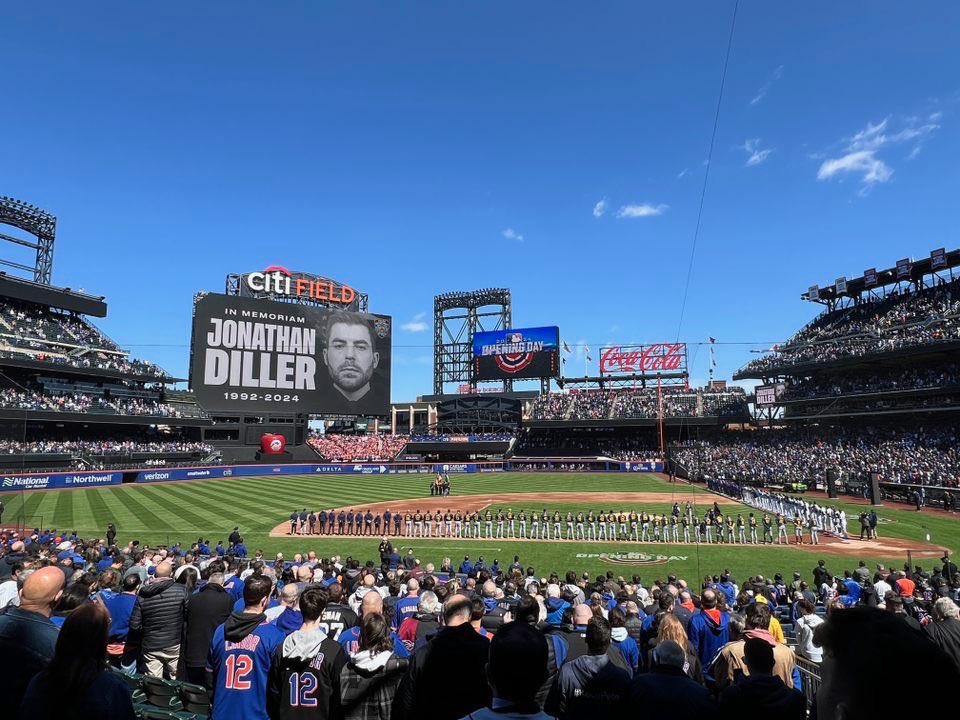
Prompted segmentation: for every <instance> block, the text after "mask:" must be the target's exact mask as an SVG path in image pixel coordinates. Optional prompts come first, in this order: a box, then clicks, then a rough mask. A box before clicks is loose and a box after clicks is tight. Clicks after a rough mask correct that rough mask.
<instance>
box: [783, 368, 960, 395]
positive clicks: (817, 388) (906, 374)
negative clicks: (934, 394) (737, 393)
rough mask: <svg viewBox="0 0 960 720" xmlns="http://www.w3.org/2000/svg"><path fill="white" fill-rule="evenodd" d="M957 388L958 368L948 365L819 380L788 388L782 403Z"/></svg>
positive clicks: (959, 374)
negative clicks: (784, 401)
mask: <svg viewBox="0 0 960 720" xmlns="http://www.w3.org/2000/svg"><path fill="white" fill-rule="evenodd" d="M956 385H960V366H958V365H957V364H956V363H950V364H948V365H944V366H938V367H935V368H897V369H892V370H887V371H885V372H875V373H871V374H869V375H857V376H850V377H839V376H818V377H814V378H811V379H809V380H805V381H802V382H799V383H795V384H792V385H788V386H787V388H786V390H785V391H784V394H783V396H782V399H783V400H786V401H789V400H807V399H811V398H821V397H823V398H832V397H841V396H845V395H861V394H870V393H886V392H897V391H901V392H902V391H909V390H925V389H933V388H937V389H940V388H948V387H951V386H956Z"/></svg>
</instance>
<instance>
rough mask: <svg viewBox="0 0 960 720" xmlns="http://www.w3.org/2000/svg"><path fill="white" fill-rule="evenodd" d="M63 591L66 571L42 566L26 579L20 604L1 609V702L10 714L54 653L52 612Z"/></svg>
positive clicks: (54, 633)
mask: <svg viewBox="0 0 960 720" xmlns="http://www.w3.org/2000/svg"><path fill="white" fill-rule="evenodd" d="M61 595H63V573H62V572H60V570H59V569H57V568H55V567H46V568H41V569H39V570H37V571H36V572H35V573H33V574H32V575H31V576H30V577H28V578H27V579H26V581H25V582H24V583H23V589H22V590H21V591H20V606H19V607H8V608H5V609H4V610H3V611H2V612H0V677H2V678H3V693H2V702H3V706H4V707H6V708H8V709H9V711H10V713H11V714H12V713H14V712H16V710H17V709H18V708H19V707H20V703H21V701H22V700H23V695H24V692H25V691H26V689H27V684H28V683H29V682H30V680H31V678H33V676H34V675H36V674H37V673H38V672H40V671H41V670H43V669H44V668H45V667H46V666H47V664H48V663H49V662H50V660H51V658H53V656H54V651H55V649H56V643H57V633H58V630H57V626H56V625H54V624H53V623H52V622H51V621H50V616H51V615H52V614H53V608H54V606H55V605H56V604H57V603H58V602H59V601H60V596H61ZM104 646H106V643H104Z"/></svg>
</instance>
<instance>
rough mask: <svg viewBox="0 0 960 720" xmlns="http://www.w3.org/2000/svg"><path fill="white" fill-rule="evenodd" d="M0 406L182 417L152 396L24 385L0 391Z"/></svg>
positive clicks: (179, 412) (179, 413)
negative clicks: (49, 391)
mask: <svg viewBox="0 0 960 720" xmlns="http://www.w3.org/2000/svg"><path fill="white" fill-rule="evenodd" d="M0 407H4V408H15V409H18V410H37V411H44V412H65V413H108V414H111V415H149V416H154V417H184V411H183V410H181V409H180V408H177V407H174V406H173V405H171V404H169V403H165V402H161V401H160V400H156V399H152V398H122V397H113V398H107V397H106V396H103V395H93V394H89V393H80V392H62V393H55V394H44V393H40V392H35V391H33V390H29V389H27V388H24V387H17V388H12V387H7V388H4V389H2V390H0Z"/></svg>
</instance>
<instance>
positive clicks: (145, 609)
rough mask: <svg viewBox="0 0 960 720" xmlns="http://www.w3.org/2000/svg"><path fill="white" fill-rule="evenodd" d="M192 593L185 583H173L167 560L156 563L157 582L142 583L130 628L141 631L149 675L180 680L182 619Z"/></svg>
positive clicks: (171, 570) (141, 645)
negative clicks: (189, 592) (143, 584)
mask: <svg viewBox="0 0 960 720" xmlns="http://www.w3.org/2000/svg"><path fill="white" fill-rule="evenodd" d="M188 600H189V594H188V593H187V588H186V586H185V585H181V584H180V583H177V582H174V580H173V568H172V566H171V565H170V563H168V562H162V563H160V564H159V565H157V570H156V573H155V574H154V581H153V582H152V583H149V584H147V585H145V586H143V587H142V588H141V589H140V594H139V595H138V596H137V602H136V603H134V605H133V612H132V613H131V614H130V630H131V631H133V632H135V633H140V635H141V637H142V639H141V643H140V647H141V650H142V652H143V663H144V665H145V666H146V674H147V675H151V676H153V677H163V675H164V670H166V673H167V677H168V678H169V679H170V680H176V679H177V662H178V661H179V659H180V641H181V636H182V634H183V619H184V617H185V616H186V613H187V601H188Z"/></svg>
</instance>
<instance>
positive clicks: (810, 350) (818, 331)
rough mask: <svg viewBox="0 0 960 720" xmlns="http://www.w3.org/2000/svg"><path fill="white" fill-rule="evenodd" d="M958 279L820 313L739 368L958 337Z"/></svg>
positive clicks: (776, 365)
mask: <svg viewBox="0 0 960 720" xmlns="http://www.w3.org/2000/svg"><path fill="white" fill-rule="evenodd" d="M958 282H960V281H958V280H954V281H952V282H950V283H941V284H938V285H936V286H934V287H930V288H926V289H923V290H920V291H918V292H895V293H892V294H890V295H887V296H886V297H884V298H882V299H880V300H876V301H871V300H865V301H863V302H861V303H859V304H857V305H853V306H851V307H847V308H841V309H839V310H834V311H833V312H827V313H824V314H823V315H820V316H819V317H818V318H816V319H815V320H814V321H813V322H811V323H810V324H808V325H807V326H805V327H804V328H802V329H801V330H800V331H799V332H797V333H796V334H795V335H794V336H793V337H791V338H790V339H789V340H788V341H787V342H785V343H784V344H783V345H781V346H778V347H777V348H775V349H776V352H774V353H773V354H771V355H766V356H764V357H761V358H757V359H756V360H753V361H751V362H749V363H747V365H746V366H744V368H743V369H742V370H741V372H745V373H750V372H763V371H769V370H771V369H773V368H780V367H789V366H791V365H796V364H799V363H808V362H816V363H819V362H830V361H834V360H840V359H843V358H848V357H862V356H864V355H871V354H874V353H880V352H889V351H893V350H900V349H904V348H910V347H917V346H920V345H928V344H929V345H933V344H937V343H941V342H948V341H949V342H956V341H957V340H960V285H958Z"/></svg>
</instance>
